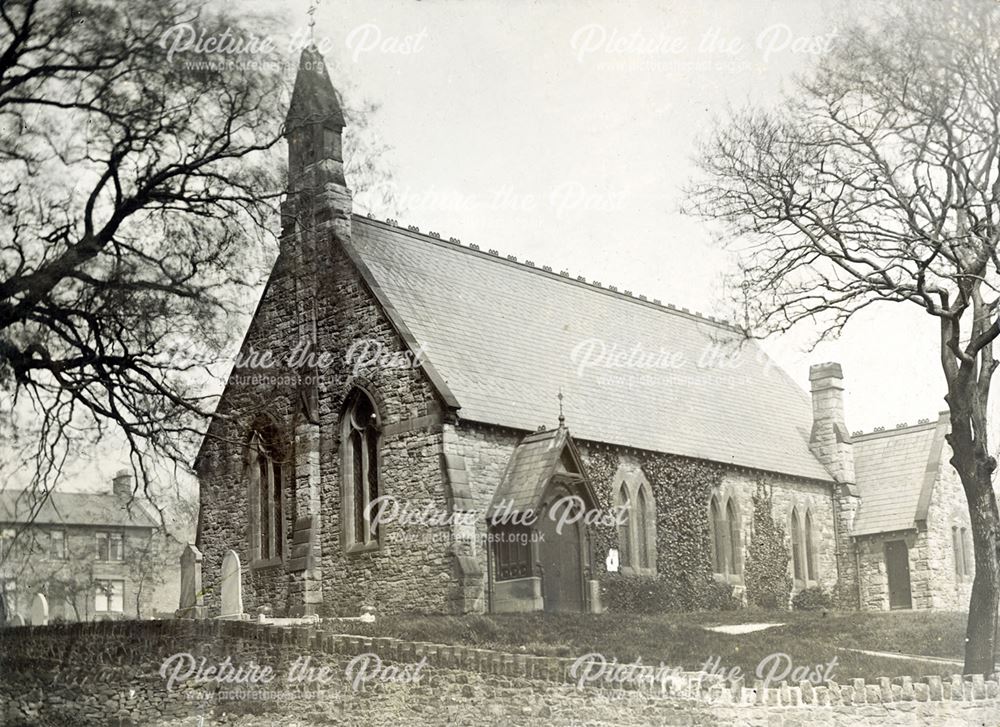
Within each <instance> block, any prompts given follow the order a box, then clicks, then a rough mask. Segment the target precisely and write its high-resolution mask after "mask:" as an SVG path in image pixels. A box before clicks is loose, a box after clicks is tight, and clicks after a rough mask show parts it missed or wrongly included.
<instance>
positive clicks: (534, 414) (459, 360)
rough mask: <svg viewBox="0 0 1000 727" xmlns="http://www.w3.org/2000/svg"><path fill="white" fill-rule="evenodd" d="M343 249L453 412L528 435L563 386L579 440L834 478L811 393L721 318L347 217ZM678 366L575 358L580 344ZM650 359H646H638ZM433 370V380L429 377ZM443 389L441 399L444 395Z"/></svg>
mask: <svg viewBox="0 0 1000 727" xmlns="http://www.w3.org/2000/svg"><path fill="white" fill-rule="evenodd" d="M353 219H354V225H353V232H352V240H351V242H350V243H349V252H350V253H351V254H352V256H353V257H354V258H355V261H356V262H359V263H360V267H361V268H362V274H364V275H367V276H369V277H370V278H371V281H370V282H373V283H374V285H373V287H374V288H375V294H376V295H377V296H379V297H380V298H381V301H382V303H383V305H384V306H387V308H389V309H390V310H389V312H390V315H395V316H397V317H398V319H399V320H401V321H402V322H403V323H404V324H405V327H406V328H407V329H408V332H409V333H410V334H412V337H413V338H414V339H415V342H416V343H417V344H418V345H421V346H422V348H423V351H424V354H425V357H426V359H427V360H429V361H430V364H431V369H432V373H433V374H436V376H437V377H438V378H439V379H440V382H441V384H442V386H441V387H439V388H444V389H445V390H446V392H447V394H448V395H450V396H452V397H453V399H454V400H455V401H456V402H457V404H459V405H460V406H461V409H460V411H459V415H460V416H461V417H462V418H463V419H467V420H472V421H477V422H483V423H488V424H496V425H501V426H505V427H512V428H514V429H520V430H523V431H528V432H533V431H535V430H537V429H538V427H539V425H541V424H549V423H552V422H553V421H554V420H555V418H556V413H557V410H558V404H557V401H556V394H557V393H558V392H559V391H560V389H561V390H562V392H563V393H564V394H565V402H564V404H565V411H566V420H567V424H568V426H569V427H570V428H571V429H572V430H573V434H574V437H575V438H576V439H577V440H588V441H592V442H604V443H608V444H615V445H622V446H630V447H634V448H637V449H645V450H650V451H656V452H666V453H672V454H680V455H687V456H690V457H697V458H700V459H706V460H713V461H716V462H724V463H731V464H735V465H741V466H745V467H750V468H755V469H759V470H765V471H770V472H777V473H784V474H789V475H796V476H800V477H805V478H810V479H816V480H823V481H830V480H831V477H830V475H829V473H828V472H827V471H826V469H825V468H824V467H823V466H822V465H821V464H820V462H819V461H818V460H817V459H816V458H815V457H814V456H813V455H812V453H811V452H810V451H809V447H808V439H809V434H810V429H811V425H812V412H811V404H810V400H809V398H808V395H807V394H806V393H805V392H804V391H803V390H802V389H801V388H800V387H799V386H798V385H796V384H795V382H794V381H792V380H791V379H790V378H789V377H788V375H787V374H785V372H784V371H782V370H781V369H780V368H778V367H777V366H776V365H775V364H774V362H773V361H771V360H770V359H769V358H768V357H767V356H766V354H764V353H763V351H762V350H761V349H760V348H759V347H758V346H757V344H756V343H755V342H743V346H744V348H743V349H742V354H741V359H740V360H741V362H742V363H741V365H740V366H738V367H735V368H729V367H720V366H713V367H703V366H699V365H698V362H699V361H700V360H702V356H703V355H704V353H705V352H706V351H711V350H713V347H715V350H722V351H726V352H728V353H730V354H731V353H733V352H734V351H735V350H736V347H737V346H738V345H740V343H741V340H740V334H739V333H738V331H736V330H735V329H733V328H731V327H729V326H727V325H723V324H722V323H719V322H714V321H710V320H708V319H705V318H702V317H700V316H697V315H694V314H689V313H686V312H684V311H682V310H676V309H671V308H668V307H666V306H661V305H658V304H654V303H652V302H646V301H643V300H640V299H638V298H635V297H631V296H629V295H625V294H624V293H617V292H614V291H611V290H609V289H607V288H599V287H597V286H595V285H592V284H588V283H585V282H580V281H578V280H576V279H573V278H569V277H566V276H563V275H560V274H558V273H554V272H548V271H545V270H542V269H539V268H537V267H529V266H528V265H527V264H524V263H519V262H515V261H512V260H508V259H505V258H501V257H499V256H497V255H491V254H488V253H485V252H480V251H477V250H473V249H471V248H470V247H468V246H463V245H460V244H457V243H455V242H445V241H443V240H440V239H435V238H433V237H430V236H426V235H421V234H418V233H414V232H410V231H408V230H403V229H400V228H398V227H394V226H392V225H389V224H386V223H382V222H378V221H375V220H370V219H366V218H364V217H360V216H355V217H354V218H353ZM587 346H591V347H592V350H593V351H594V352H598V353H599V352H600V351H601V347H603V350H604V351H605V352H610V351H612V350H615V351H617V352H619V354H620V355H623V356H625V358H628V357H629V356H636V357H637V358H633V360H639V359H641V358H642V357H644V356H646V357H648V356H654V357H655V356H658V355H660V354H666V355H667V356H668V357H675V358H674V361H675V362H676V361H681V362H682V364H681V365H680V366H679V367H671V366H656V365H649V366H645V367H641V368H635V367H631V368H629V367H610V368H608V367H602V366H585V367H583V369H582V370H581V369H580V366H579V364H580V362H581V360H582V359H581V356H582V355H583V353H582V349H581V347H587ZM645 361H646V363H647V364H656V363H657V362H656V361H654V360H653V359H652V358H645ZM432 378H433V377H432ZM447 398H449V396H446V399H447Z"/></svg>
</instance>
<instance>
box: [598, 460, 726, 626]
mask: <svg viewBox="0 0 1000 727" xmlns="http://www.w3.org/2000/svg"><path fill="white" fill-rule="evenodd" d="M584 459H585V462H586V465H587V474H588V476H589V477H590V481H591V484H592V486H593V488H594V492H595V495H596V496H597V499H598V501H599V504H600V507H602V508H611V507H612V506H613V504H614V503H613V496H612V493H613V486H614V484H615V483H614V482H612V478H613V477H614V475H615V472H616V471H617V470H618V464H619V457H618V454H617V453H615V452H613V451H606V450H592V451H590V452H589V453H588V454H587V455H586V456H585V457H584ZM639 461H640V465H641V467H642V470H643V472H644V474H645V475H646V478H647V479H648V480H649V483H650V485H651V486H652V489H653V499H654V500H655V502H656V571H657V576H656V580H655V582H654V581H652V579H649V578H646V579H644V580H645V581H646V582H647V583H648V584H649V585H648V588H641V587H639V585H641V584H636V583H633V581H636V580H637V579H636V578H630V579H629V578H625V577H623V576H621V574H613V573H606V572H605V569H604V560H605V558H606V557H607V553H608V549H609V548H617V547H618V533H617V531H616V528H615V527H614V526H610V527H606V526H605V527H597V526H595V527H593V528H592V529H591V538H592V544H593V552H594V566H595V568H594V570H595V573H596V574H597V575H598V576H599V577H600V578H601V579H602V581H603V584H602V585H603V587H604V591H605V593H606V594H608V596H607V597H606V601H608V603H609V605H613V606H614V605H617V606H619V608H622V607H624V606H625V604H631V603H633V602H634V601H636V600H637V599H638V600H642V599H646V598H648V599H653V600H655V601H656V602H657V603H656V604H644V605H641V610H648V609H650V608H656V607H658V609H659V610H661V611H662V610H697V609H704V608H713V607H716V608H717V607H719V606H718V605H717V602H718V601H719V598H718V593H716V591H715V589H714V586H715V583H714V581H713V580H712V566H711V560H710V559H711V556H710V553H711V549H710V547H711V546H710V544H709V529H708V500H709V495H710V494H711V492H712V489H713V488H715V487H717V486H718V485H719V483H720V482H721V480H722V470H721V467H720V466H718V465H714V464H712V463H709V462H701V461H697V460H691V459H687V458H684V457H677V456H673V455H665V454H654V453H647V454H642V455H640V457H639ZM622 590H625V591H628V593H627V594H624V595H623V594H621V593H618V591H622ZM633 592H635V593H636V595H634V596H633V595H631V594H632V593H633ZM635 607H636V608H640V605H639V604H635ZM630 610H632V609H630Z"/></svg>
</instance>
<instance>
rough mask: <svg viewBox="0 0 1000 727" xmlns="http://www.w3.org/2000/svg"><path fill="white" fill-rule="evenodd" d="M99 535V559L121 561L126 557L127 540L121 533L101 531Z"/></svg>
mask: <svg viewBox="0 0 1000 727" xmlns="http://www.w3.org/2000/svg"><path fill="white" fill-rule="evenodd" d="M96 536H97V559H98V560H104V561H119V560H124V559H125V540H124V538H123V537H122V534H121V533H107V532H99V533H97V534H96Z"/></svg>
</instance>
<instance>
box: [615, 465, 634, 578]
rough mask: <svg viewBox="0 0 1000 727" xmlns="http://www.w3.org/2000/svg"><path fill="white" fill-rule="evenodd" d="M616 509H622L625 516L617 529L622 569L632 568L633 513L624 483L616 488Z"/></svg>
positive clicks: (626, 486)
mask: <svg viewBox="0 0 1000 727" xmlns="http://www.w3.org/2000/svg"><path fill="white" fill-rule="evenodd" d="M618 507H620V508H621V509H622V512H624V513H625V516H624V517H623V518H622V524H621V525H620V526H619V527H618V547H619V549H620V550H621V557H620V561H621V565H622V567H631V566H632V540H633V537H632V531H633V530H634V522H635V521H634V518H635V512H633V509H632V501H631V500H630V499H629V496H628V485H627V484H625V483H624V482H622V483H621V486H620V487H619V488H618Z"/></svg>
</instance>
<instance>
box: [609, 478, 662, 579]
mask: <svg viewBox="0 0 1000 727" xmlns="http://www.w3.org/2000/svg"><path fill="white" fill-rule="evenodd" d="M620 483H621V484H619V485H618V493H617V496H616V504H617V506H618V507H619V508H622V512H623V513H624V517H623V518H622V520H624V522H622V523H621V525H619V526H618V547H619V550H620V551H621V565H622V569H623V571H624V572H626V573H628V572H631V573H636V574H639V575H654V574H655V573H656V516H655V505H654V504H653V502H654V501H653V494H652V491H651V490H650V485H649V482H648V481H646V479H645V477H643V476H642V475H641V474H639V475H636V473H634V472H632V473H630V474H629V475H628V476H627V477H625V478H624V479H622V480H620Z"/></svg>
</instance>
